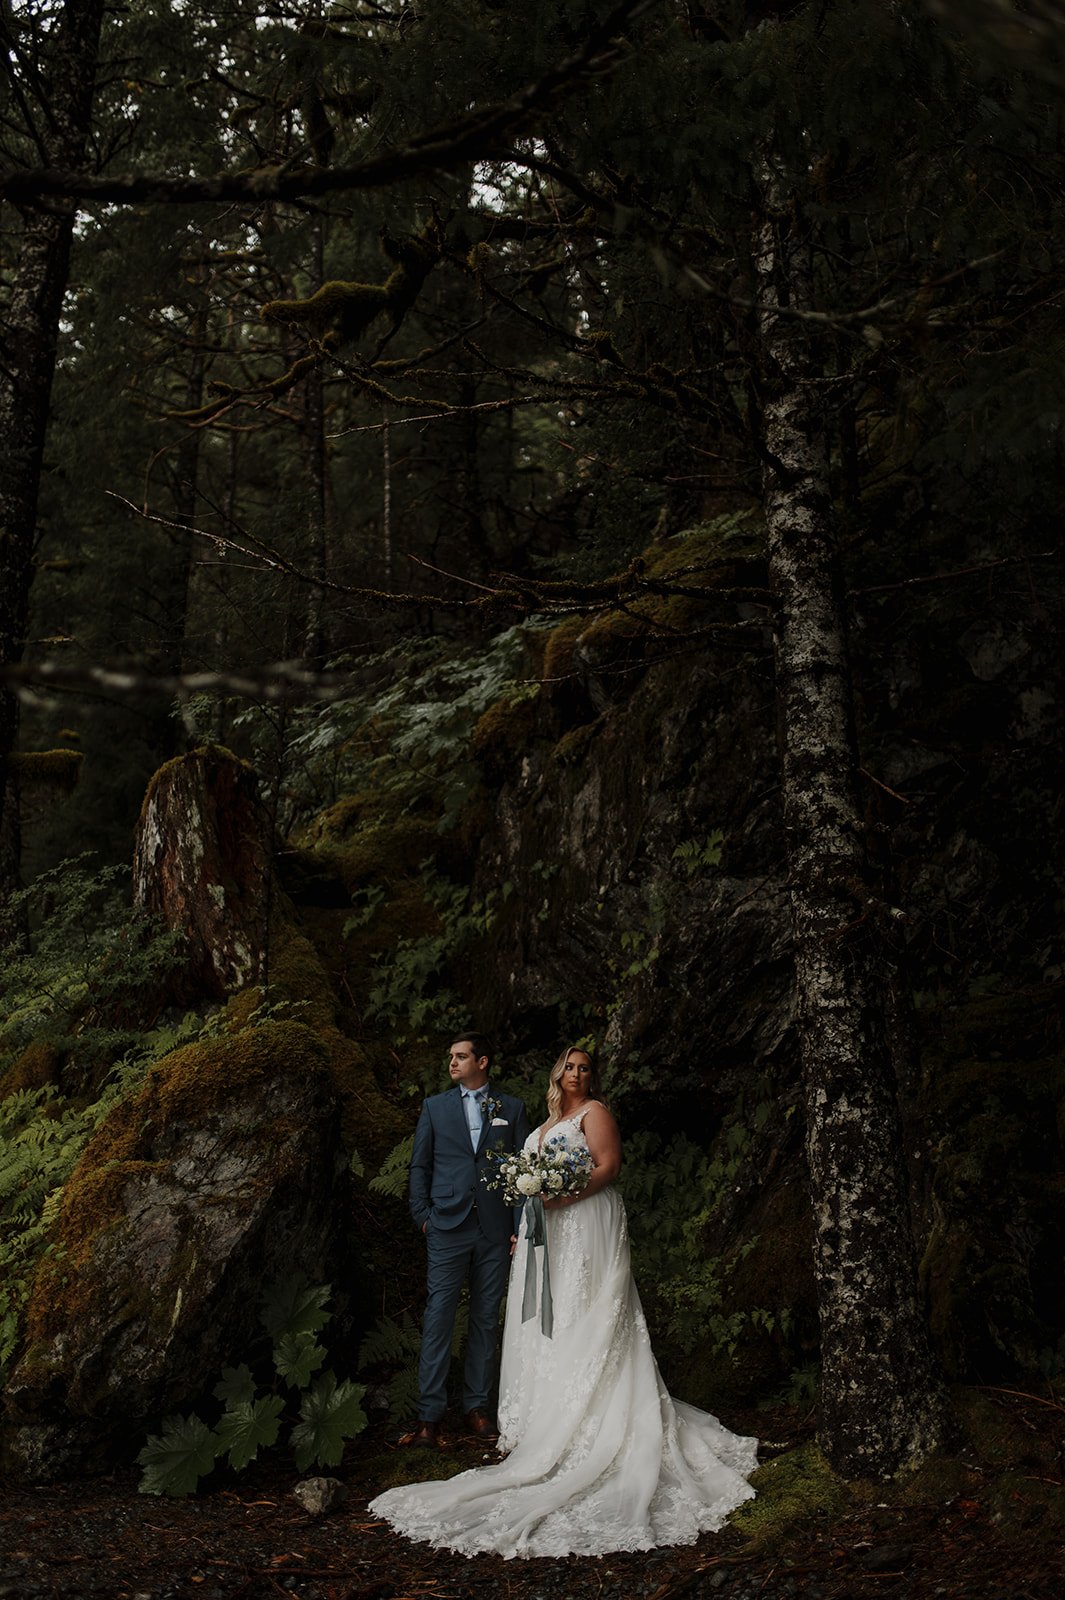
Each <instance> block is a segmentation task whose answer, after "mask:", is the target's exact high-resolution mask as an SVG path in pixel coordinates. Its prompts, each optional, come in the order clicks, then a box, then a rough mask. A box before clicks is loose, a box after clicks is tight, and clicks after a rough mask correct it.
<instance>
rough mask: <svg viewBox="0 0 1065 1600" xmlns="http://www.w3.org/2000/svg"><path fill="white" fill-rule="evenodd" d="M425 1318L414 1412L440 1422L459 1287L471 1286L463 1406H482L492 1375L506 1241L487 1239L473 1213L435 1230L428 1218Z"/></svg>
mask: <svg viewBox="0 0 1065 1600" xmlns="http://www.w3.org/2000/svg"><path fill="white" fill-rule="evenodd" d="M425 1243H426V1249H427V1252H428V1263H427V1271H426V1303H425V1319H424V1321H423V1323H422V1350H421V1357H420V1359H419V1362H418V1387H419V1390H420V1396H419V1403H418V1416H419V1418H420V1419H421V1420H422V1421H423V1422H439V1420H440V1418H441V1417H442V1416H443V1415H444V1412H445V1411H446V1410H447V1375H448V1369H449V1367H450V1365H451V1336H452V1334H453V1332H454V1329H455V1312H456V1311H457V1309H458V1303H459V1296H460V1295H461V1294H462V1286H463V1284H464V1283H466V1282H467V1280H468V1281H469V1285H470V1330H469V1336H468V1338H467V1341H466V1365H465V1368H464V1371H463V1397H462V1409H463V1410H464V1411H474V1410H482V1409H483V1408H484V1407H485V1406H487V1404H488V1396H489V1394H490V1392H491V1389H492V1380H493V1378H494V1377H495V1359H496V1339H497V1336H498V1332H499V1303H500V1301H501V1300H502V1298H503V1291H504V1290H505V1289H506V1286H507V1277H508V1276H509V1272H510V1240H509V1239H502V1240H500V1239H489V1238H487V1237H486V1235H485V1234H484V1233H483V1232H482V1229H481V1225H480V1223H479V1222H478V1221H477V1213H476V1212H471V1213H470V1215H469V1216H468V1217H467V1218H466V1219H465V1221H464V1222H461V1223H460V1224H459V1226H458V1227H457V1228H435V1227H434V1226H433V1223H432V1219H430V1221H429V1227H428V1231H427V1232H426V1235H425Z"/></svg>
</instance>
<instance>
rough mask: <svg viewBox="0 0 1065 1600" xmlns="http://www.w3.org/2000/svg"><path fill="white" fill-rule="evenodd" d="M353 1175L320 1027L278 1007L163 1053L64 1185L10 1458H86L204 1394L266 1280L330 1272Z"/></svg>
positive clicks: (70, 1469)
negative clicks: (276, 1015) (270, 1014)
mask: <svg viewBox="0 0 1065 1600" xmlns="http://www.w3.org/2000/svg"><path fill="white" fill-rule="evenodd" d="M345 1174H346V1162H345V1160H344V1157H343V1154H342V1150H341V1144H340V1130H339V1117H338V1114H337V1103H336V1097H335V1095H334V1092H333V1088H332V1083H331V1079H330V1062H329V1056H328V1051H327V1048H326V1046H325V1045H324V1044H323V1042H322V1041H321V1040H320V1039H319V1038H318V1037H317V1035H316V1034H315V1033H314V1032H312V1030H311V1029H310V1028H308V1027H306V1026H305V1025H303V1024H302V1023H297V1022H287V1021H266V1022H263V1023H262V1024H261V1025H259V1026H257V1027H250V1028H246V1029H244V1030H243V1031H240V1032H237V1033H234V1034H220V1035H219V1036H217V1037H213V1038H208V1039H206V1040H202V1041H198V1042H197V1043H195V1044H192V1045H188V1046H185V1047H184V1048H182V1049H180V1050H176V1051H174V1052H172V1053H171V1054H170V1055H169V1056H167V1057H165V1058H164V1059H163V1060H162V1061H161V1062H160V1063H159V1064H158V1065H157V1066H156V1067H155V1068H153V1069H152V1071H151V1072H150V1073H149V1075H148V1078H147V1080H146V1081H145V1083H144V1085H143V1087H142V1088H141V1090H140V1091H139V1092H138V1093H137V1094H136V1095H134V1096H133V1097H132V1098H131V1099H129V1100H127V1101H124V1102H123V1103H122V1104H121V1105H119V1106H118V1107H117V1108H116V1109H115V1111H113V1112H112V1114H111V1115H110V1116H109V1117H108V1119H107V1120H106V1121H105V1122H104V1124H103V1125H102V1126H101V1128H100V1129H99V1130H98V1132H97V1134H96V1135H95V1137H94V1138H93V1139H92V1141H91V1142H90V1143H89V1145H88V1146H87V1147H86V1149H85V1151H84V1152H83V1155H82V1157H81V1160H80V1162H79V1163H78V1166H77V1167H76V1169H75V1171H74V1173H73V1175H72V1176H71V1178H70V1180H69V1182H68V1183H67V1185H66V1188H65V1190H64V1192H63V1199H62V1205H61V1209H60V1213H59V1217H58V1220H57V1223H56V1227H55V1232H54V1234H53V1237H52V1241H51V1248H50V1250H49V1252H48V1253H47V1255H46V1256H45V1257H44V1259H43V1260H42V1262H41V1265H40V1267H39V1268H38V1271H37V1275H36V1278H35V1280H34V1283H33V1286H32V1290H31V1293H30V1298H29V1301H28V1304H27V1307H26V1314H25V1322H24V1339H23V1346H22V1349H21V1352H20V1354H19V1357H18V1359H17V1361H16V1363H15V1364H14V1367H13V1371H12V1373H11V1377H10V1380H9V1383H8V1386H7V1389H6V1391H5V1395H4V1401H5V1416H4V1423H3V1436H2V1442H3V1455H4V1457H5V1459H6V1464H7V1466H8V1468H9V1469H10V1470H13V1471H14V1472H16V1473H17V1474H19V1475H22V1476H25V1477H29V1478H35V1479H43V1478H48V1477H54V1476H66V1475H69V1474H70V1473H74V1472H80V1471H84V1470H92V1469H93V1468H94V1467H99V1466H101V1465H102V1464H104V1463H106V1462H108V1461H111V1460H113V1459H115V1458H116V1457H118V1458H122V1457H124V1456H127V1455H128V1454H130V1453H132V1452H133V1451H135V1449H136V1448H137V1447H138V1446H139V1444H140V1442H142V1440H143V1435H144V1432H145V1429H146V1428H147V1427H148V1426H150V1425H151V1424H152V1423H153V1422H154V1421H155V1420H157V1419H158V1418H159V1417H160V1416H161V1415H163V1414H165V1413H167V1412H171V1411H174V1410H177V1409H180V1408H182V1407H183V1406H186V1405H188V1404H190V1403H193V1402H195V1401H196V1400H198V1399H199V1398H200V1396H201V1395H202V1393H203V1392H204V1391H205V1390H206V1389H207V1388H208V1387H209V1386H210V1383H211V1382H212V1380H213V1379H214V1377H216V1376H217V1373H218V1371H219V1369H220V1368H221V1366H222V1365H223V1364H224V1363H227V1362H234V1361H238V1360H240V1359H241V1358H242V1357H243V1355H244V1353H245V1351H246V1349H247V1346H248V1344H249V1342H250V1340H251V1339H252V1336H253V1335H254V1333H255V1330H256V1315H257V1307H258V1304H259V1301H260V1297H261V1293H262V1289H263V1286H264V1284H267V1283H269V1282H270V1281H271V1280H273V1279H274V1278H277V1277H279V1276H287V1275H288V1274H290V1273H292V1272H293V1271H295V1270H303V1271H305V1272H306V1273H308V1274H310V1275H311V1276H313V1277H315V1278H319V1279H321V1278H322V1277H323V1276H328V1274H329V1272H330V1270H331V1267H333V1266H334V1265H335V1249H336V1246H335V1241H336V1239H337V1229H338V1223H339V1220H340V1218H341V1217H342V1216H343V1215H344V1212H345V1209H346V1208H345V1206H344V1204H343V1202H344V1197H345V1188H344V1186H345V1184H346V1181H347V1180H346V1175H345ZM331 1258H332V1259H331Z"/></svg>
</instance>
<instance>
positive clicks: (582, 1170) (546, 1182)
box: [488, 1137, 593, 1205]
mask: <svg viewBox="0 0 1065 1600" xmlns="http://www.w3.org/2000/svg"><path fill="white" fill-rule="evenodd" d="M592 1168H593V1162H592V1157H591V1154H590V1152H589V1151H588V1150H574V1149H572V1148H571V1146H569V1145H568V1144H567V1143H566V1141H565V1139H561V1138H554V1139H552V1138H550V1137H548V1138H547V1139H545V1140H544V1142H543V1147H542V1148H541V1149H540V1150H520V1151H519V1152H518V1153H517V1154H516V1155H506V1156H504V1157H503V1159H502V1161H501V1162H500V1165H499V1172H498V1174H497V1176H496V1177H495V1178H493V1179H492V1181H491V1182H490V1183H489V1184H488V1187H489V1188H490V1189H498V1188H499V1187H500V1185H502V1188H503V1198H504V1200H506V1201H507V1203H508V1205H518V1204H520V1202H521V1201H522V1200H533V1199H540V1200H557V1199H558V1198H559V1197H560V1196H561V1195H564V1194H580V1192H581V1190H582V1189H584V1188H585V1187H586V1186H587V1183H588V1179H589V1178H590V1177H591V1175H592Z"/></svg>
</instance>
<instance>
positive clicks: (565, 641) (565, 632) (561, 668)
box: [543, 617, 588, 683]
mask: <svg viewBox="0 0 1065 1600" xmlns="http://www.w3.org/2000/svg"><path fill="white" fill-rule="evenodd" d="M587 626H588V618H587V617H567V618H566V620H565V622H561V623H559V625H558V627H557V628H552V630H551V632H550V633H549V634H548V636H547V639H546V640H545V642H544V661H543V676H544V680H545V682H547V683H554V682H556V681H557V680H559V679H561V678H568V677H570V676H572V673H573V651H574V648H575V646H576V643H577V640H578V639H579V638H580V636H581V634H582V633H583V632H584V630H585V628H587Z"/></svg>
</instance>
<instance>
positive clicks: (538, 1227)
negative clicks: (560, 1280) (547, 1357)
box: [521, 1194, 555, 1339]
mask: <svg viewBox="0 0 1065 1600" xmlns="http://www.w3.org/2000/svg"><path fill="white" fill-rule="evenodd" d="M525 1239H526V1242H527V1244H528V1249H527V1250H526V1252H525V1292H524V1294H523V1295H522V1297H521V1320H522V1322H528V1320H529V1318H530V1317H533V1316H535V1315H536V1257H535V1255H534V1254H533V1251H534V1250H536V1249H537V1248H538V1247H539V1246H540V1245H543V1247H544V1279H543V1291H542V1293H541V1295H540V1327H541V1329H542V1331H543V1334H544V1337H545V1338H547V1339H550V1338H551V1337H552V1329H553V1328H554V1325H555V1316H554V1311H553V1308H552V1305H551V1266H550V1262H549V1261H548V1258H547V1223H546V1218H545V1216H544V1202H543V1201H542V1200H541V1198H540V1196H539V1195H538V1194H533V1195H528V1196H527V1197H526V1200H525Z"/></svg>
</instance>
